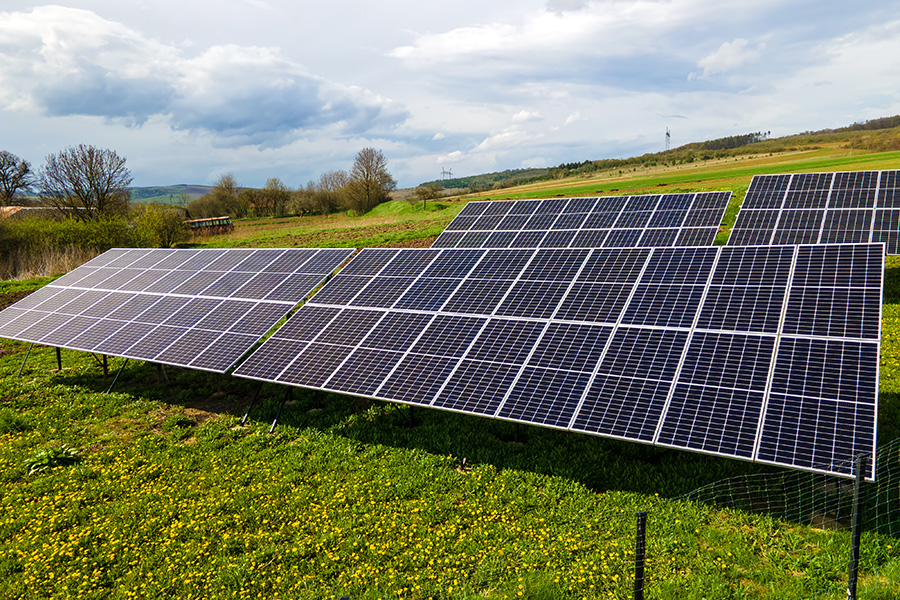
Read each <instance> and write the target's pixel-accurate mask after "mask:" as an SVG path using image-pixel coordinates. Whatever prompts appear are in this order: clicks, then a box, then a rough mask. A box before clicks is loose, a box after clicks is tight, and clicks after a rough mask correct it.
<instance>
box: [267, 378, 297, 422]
mask: <svg viewBox="0 0 900 600" xmlns="http://www.w3.org/2000/svg"><path fill="white" fill-rule="evenodd" d="M293 398H294V388H291V387H289V388H288V389H287V393H285V395H284V400H282V401H281V406H279V407H278V412H277V413H275V420H274V421H272V426H271V427H269V433H272V432H273V431H275V425H277V424H278V417H280V416H281V411H282V410H283V409H284V405H285V404H287V403H288V402H290V401H291V400H292V399H293Z"/></svg>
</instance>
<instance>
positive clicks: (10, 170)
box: [0, 150, 34, 206]
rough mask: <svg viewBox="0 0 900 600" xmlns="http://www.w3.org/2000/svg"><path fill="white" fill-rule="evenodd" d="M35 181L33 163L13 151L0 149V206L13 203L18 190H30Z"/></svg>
mask: <svg viewBox="0 0 900 600" xmlns="http://www.w3.org/2000/svg"><path fill="white" fill-rule="evenodd" d="M33 183H34V174H33V173H32V172H31V164H30V163H29V162H28V161H27V160H25V159H22V158H19V157H18V156H16V155H15V154H12V153H11V152H7V151H6V150H0V206H9V205H10V204H12V200H13V197H14V196H15V195H16V193H17V192H28V191H30V190H31V185H32V184H33Z"/></svg>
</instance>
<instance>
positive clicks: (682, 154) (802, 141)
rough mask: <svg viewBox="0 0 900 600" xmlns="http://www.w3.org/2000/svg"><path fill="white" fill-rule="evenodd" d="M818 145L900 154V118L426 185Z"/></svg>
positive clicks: (492, 186)
mask: <svg viewBox="0 0 900 600" xmlns="http://www.w3.org/2000/svg"><path fill="white" fill-rule="evenodd" d="M815 145H822V146H825V145H839V146H843V147H847V148H850V149H852V148H854V147H855V148H857V149H865V150H866V151H869V152H888V151H893V150H900V115H897V116H893V117H882V118H879V119H871V120H869V121H864V122H860V123H854V124H852V125H848V126H846V127H839V128H837V129H822V130H819V131H805V132H803V133H797V134H793V135H787V136H784V137H780V138H772V137H770V136H769V132H762V131H758V132H755V133H747V134H744V135H735V136H729V137H723V138H718V139H714V140H707V141H703V142H692V143H689V144H685V145H683V146H678V147H677V148H672V149H671V150H666V151H664V152H654V153H649V154H643V155H641V156H633V157H629V158H607V159H599V160H585V161H582V162H572V163H563V164H561V165H559V166H557V167H554V168H552V169H547V168H543V169H513V170H507V171H500V172H496V173H486V174H483V175H473V176H471V177H458V178H453V179H443V180H437V181H433V182H426V183H423V184H422V185H427V184H429V183H436V184H438V185H440V186H441V187H442V188H444V190H447V191H448V192H451V191H452V192H470V193H471V192H487V191H490V190H498V189H504V188H508V187H513V186H517V185H523V184H527V183H533V182H538V181H547V180H551V179H562V178H565V177H573V176H574V177H578V176H590V175H591V174H593V173H597V172H598V171H619V172H620V173H622V172H625V171H629V170H633V169H635V168H638V167H641V168H646V167H654V166H666V165H677V164H689V163H693V162H695V161H703V160H710V159H717V158H726V157H733V156H743V155H750V154H776V153H781V152H791V151H795V150H797V149H798V148H801V147H804V148H808V147H810V146H815Z"/></svg>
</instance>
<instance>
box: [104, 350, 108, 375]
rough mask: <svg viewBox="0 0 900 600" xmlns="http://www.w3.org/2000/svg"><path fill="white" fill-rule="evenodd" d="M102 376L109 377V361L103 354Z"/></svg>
mask: <svg viewBox="0 0 900 600" xmlns="http://www.w3.org/2000/svg"><path fill="white" fill-rule="evenodd" d="M103 376H104V377H109V361H108V360H107V358H106V355H105V354H104V355H103Z"/></svg>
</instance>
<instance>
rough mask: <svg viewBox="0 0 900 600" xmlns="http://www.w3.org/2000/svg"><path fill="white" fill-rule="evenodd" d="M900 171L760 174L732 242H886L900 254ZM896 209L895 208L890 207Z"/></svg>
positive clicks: (740, 215) (752, 187)
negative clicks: (899, 210)
mask: <svg viewBox="0 0 900 600" xmlns="http://www.w3.org/2000/svg"><path fill="white" fill-rule="evenodd" d="M898 173H900V171H850V172H835V173H800V174H794V175H756V176H755V177H754V178H753V181H752V182H751V183H750V189H748V190H747V196H746V198H745V199H744V203H743V205H742V206H741V210H740V212H739V213H738V216H737V219H736V221H735V224H734V228H733V230H732V232H731V235H730V237H729V239H728V245H729V246H747V245H757V244H804V243H811V244H816V243H822V244H830V243H867V242H873V243H875V242H884V243H885V252H886V253H887V254H900V245H898V242H900V239H898V232H900V219H898V218H896V216H895V215H890V214H889V213H888V211H885V210H882V209H886V208H889V207H890V208H893V207H894V206H895V204H896V206H897V207H900V194H898V193H897V190H898V188H897V181H898V177H897V175H898ZM891 212H893V211H891Z"/></svg>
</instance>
